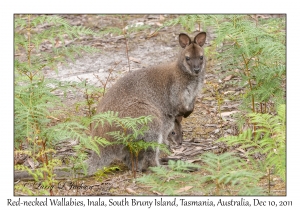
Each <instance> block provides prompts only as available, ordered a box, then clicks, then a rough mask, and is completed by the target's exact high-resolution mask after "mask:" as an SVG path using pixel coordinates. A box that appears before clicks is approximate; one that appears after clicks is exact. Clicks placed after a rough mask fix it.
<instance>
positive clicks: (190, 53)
mask: <svg viewBox="0 0 300 210" xmlns="http://www.w3.org/2000/svg"><path fill="white" fill-rule="evenodd" d="M205 40H206V33H205V32H201V33H199V34H197V35H196V36H195V38H194V41H193V42H192V41H191V38H190V37H189V36H188V35H187V34H184V33H181V34H179V44H180V46H181V47H182V48H183V51H182V52H181V55H180V57H179V60H178V64H179V66H180V69H182V70H183V71H185V72H187V73H189V74H191V75H197V74H199V73H200V72H201V71H202V70H203V69H204V63H205V60H204V50H203V48H202V46H203V45H204V43H205Z"/></svg>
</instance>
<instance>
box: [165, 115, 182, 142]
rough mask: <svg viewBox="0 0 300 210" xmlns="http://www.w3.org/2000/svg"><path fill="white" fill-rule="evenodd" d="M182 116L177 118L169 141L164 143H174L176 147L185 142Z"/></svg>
mask: <svg viewBox="0 0 300 210" xmlns="http://www.w3.org/2000/svg"><path fill="white" fill-rule="evenodd" d="M181 121H182V116H177V117H176V118H175V123H174V128H173V129H172V131H171V132H170V133H169V135H168V138H167V141H166V142H164V143H165V144H166V145H169V143H170V142H171V144H172V143H173V144H174V145H181V144H182V141H183V137H182V126H181Z"/></svg>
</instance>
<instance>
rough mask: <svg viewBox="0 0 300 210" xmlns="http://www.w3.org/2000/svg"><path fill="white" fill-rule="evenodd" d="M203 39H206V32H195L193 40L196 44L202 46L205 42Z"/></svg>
mask: <svg viewBox="0 0 300 210" xmlns="http://www.w3.org/2000/svg"><path fill="white" fill-rule="evenodd" d="M205 39H206V33H205V32H201V33H199V34H197V36H195V38H194V42H195V43H196V44H198V45H199V46H200V47H202V46H203V45H204V43H205Z"/></svg>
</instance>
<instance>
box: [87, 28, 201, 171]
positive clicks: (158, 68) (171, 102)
mask: <svg viewBox="0 0 300 210" xmlns="http://www.w3.org/2000/svg"><path fill="white" fill-rule="evenodd" d="M205 39H206V33H205V32H201V33H198V34H197V35H196V36H195V38H194V39H193V41H192V40H191V38H190V37H189V36H188V35H186V34H183V33H181V34H179V44H180V46H181V47H182V49H181V51H180V52H179V56H178V58H177V60H175V61H173V62H167V63H165V64H160V65H153V66H152V67H148V68H146V69H140V70H136V71H132V72H129V73H127V74H126V75H125V76H123V77H122V78H120V79H119V80H118V81H117V82H116V83H115V84H114V85H113V86H112V87H111V88H110V89H109V90H108V91H107V93H106V94H105V95H104V97H103V98H102V99H101V101H100V102H99V104H98V107H97V113H100V112H107V111H114V112H118V113H119V116H120V117H140V116H148V115H151V116H152V121H151V122H150V123H149V124H148V127H149V129H148V131H146V132H145V133H144V134H143V135H141V136H140V137H139V138H138V139H143V140H144V141H147V142H150V141H153V142H157V143H165V142H167V138H168V135H169V134H170V133H171V132H172V130H173V129H174V122H175V118H176V117H177V116H184V117H187V116H189V115H190V114H191V113H192V111H193V109H194V102H195V98H196V96H197V95H198V93H199V92H200V89H201V87H202V84H203V80H204V74H205V58H204V50H203V48H202V47H203V45H204V43H205ZM175 124H176V122H175ZM116 130H118V128H117V127H116V126H114V125H112V126H110V125H104V126H101V125H99V126H97V127H96V126H93V132H92V135H93V136H101V137H104V138H106V139H107V140H109V141H111V142H114V141H115V140H114V139H113V138H112V137H111V136H109V135H107V134H106V133H107V132H111V131H116ZM120 131H122V130H120ZM171 134H172V133H171ZM181 138H182V136H181ZM175 141H176V140H175ZM178 141H179V144H180V141H181V140H177V142H178ZM100 152H101V154H100V157H99V156H98V155H97V154H95V153H94V154H93V155H92V157H91V158H90V159H89V161H88V164H89V173H90V174H91V173H94V172H95V171H96V170H97V168H102V167H103V166H106V165H108V164H110V163H111V162H112V161H114V160H115V159H119V160H122V161H125V162H126V163H127V165H128V167H129V168H130V167H131V164H130V161H129V157H130V154H129V152H128V150H127V149H126V148H124V146H123V145H117V144H114V145H111V146H108V147H104V148H100ZM158 157H159V150H158V149H151V148H150V149H148V150H147V151H143V152H141V153H140V154H139V157H138V163H137V167H138V170H145V169H147V168H148V167H149V166H157V165H159V160H158Z"/></svg>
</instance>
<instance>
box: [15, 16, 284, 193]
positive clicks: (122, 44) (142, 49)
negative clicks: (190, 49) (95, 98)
mask: <svg viewBox="0 0 300 210" xmlns="http://www.w3.org/2000/svg"><path fill="white" fill-rule="evenodd" d="M62 16H63V17H64V18H66V19H67V20H68V21H69V22H70V23H71V24H72V25H83V26H87V27H90V28H92V29H93V30H94V31H99V30H101V28H103V27H106V26H115V27H120V28H123V27H124V25H123V24H124V23H122V22H121V21H120V20H119V18H117V17H115V16H112V15H108V16H104V15H62ZM168 18H170V15H131V16H129V18H128V19H126V21H125V26H128V25H131V24H136V23H138V24H143V25H149V26H151V27H150V28H149V29H146V30H143V31H140V32H134V33H133V34H131V35H130V37H129V38H128V40H127V41H128V55H129V59H130V67H129V65H128V60H127V54H126V51H127V50H126V40H125V39H124V37H123V36H122V35H120V36H115V35H114V36H112V35H106V36H103V37H97V38H94V37H82V38H78V39H76V40H75V43H76V44H82V45H89V46H93V47H96V48H99V49H100V50H101V52H100V53H96V54H92V55H91V54H85V55H83V56H82V57H79V58H76V60H75V62H71V61H69V63H68V65H60V66H59V68H58V74H56V73H55V72H54V71H53V70H51V69H45V75H46V77H48V78H56V79H59V80H62V81H79V80H80V79H88V82H89V83H91V84H94V85H96V86H101V85H102V84H101V82H100V81H99V78H100V79H101V80H102V79H103V80H105V79H106V77H107V76H108V75H109V70H110V69H113V71H112V75H111V76H110V79H109V83H108V85H109V86H110V85H112V84H113V83H114V82H115V81H116V79H118V78H119V77H121V76H122V75H124V74H126V72H128V71H129V70H130V71H134V70H136V69H141V68H145V67H147V66H150V65H156V64H159V63H163V62H168V61H171V60H174V59H176V56H177V53H178V52H179V49H180V46H179V44H178V34H179V33H181V32H185V31H184V29H183V28H181V27H180V26H175V27H166V28H164V29H162V30H160V31H159V32H158V33H157V34H156V35H154V36H151V37H150V35H151V34H152V33H153V32H154V30H155V29H156V28H158V27H159V26H161V24H162V22H163V21H164V20H165V19H168ZM198 32H199V31H198V30H197V31H194V32H192V33H189V35H190V36H191V37H193V36H194V35H195V34H197V33H198ZM206 32H207V34H208V37H207V40H206V44H205V46H204V47H207V46H209V45H210V42H211V40H213V38H214V35H213V32H212V31H209V30H208V31H206ZM206 60H207V67H206V76H205V84H204V87H203V90H202V93H201V94H199V96H198V97H197V100H196V104H195V109H194V112H193V113H192V114H191V115H190V116H189V117H188V118H185V119H183V122H182V127H183V135H184V141H183V144H182V145H181V146H173V147H172V148H171V151H172V154H171V155H169V157H172V158H178V159H181V160H185V161H189V162H193V163H200V164H201V154H202V153H204V152H208V151H209V152H214V153H216V154H217V153H223V152H226V151H234V152H235V153H237V154H240V156H241V157H243V151H241V150H238V149H236V148H227V147H226V146H225V145H224V144H221V143H215V140H217V139H218V138H220V137H221V136H226V135H235V134H237V132H238V131H237V126H236V125H235V120H234V118H233V114H234V113H237V112H239V110H238V106H239V104H240V101H241V97H240V96H241V94H243V89H242V88H240V87H237V86H233V85H229V84H228V83H226V82H228V81H235V80H239V78H234V77H232V76H230V75H226V72H221V71H220V70H219V69H220V67H219V66H218V64H217V62H216V61H213V60H212V59H211V58H210V57H206ZM129 68H130V69H129ZM214 85H215V86H214ZM214 87H217V90H216V89H214ZM218 94H222V95H223V97H224V98H223V103H222V105H221V106H220V107H219V106H218V99H217V97H218ZM64 100H66V103H70V104H72V103H75V102H76V101H80V100H83V95H82V94H80V93H70V94H68V96H67V98H66V99H64ZM219 108H220V110H219ZM147 173H150V172H147ZM193 173H202V172H201V171H197V172H193ZM137 176H138V177H139V176H142V173H138V175H137ZM272 179H273V182H272V189H271V190H272V194H274V195H285V194H286V192H285V185H284V183H283V182H282V181H281V180H279V179H278V177H273V178H272ZM65 183H68V184H67V185H66V186H64V187H63V188H61V189H59V188H56V189H54V194H55V195H158V194H159V193H157V192H153V191H151V190H150V188H148V187H146V186H142V185H140V184H138V183H136V182H135V180H134V179H133V178H132V175H131V172H130V171H128V170H123V171H120V172H115V173H114V174H110V175H108V177H107V178H106V179H104V180H103V181H102V182H97V181H95V179H94V178H93V177H89V178H84V179H82V180H80V181H78V182H77V183H76V184H77V185H81V186H92V187H90V188H89V189H87V188H84V187H83V188H82V189H79V190H78V189H72V187H70V186H71V185H70V183H72V181H71V180H65ZM73 184H74V183H73ZM261 185H262V186H267V179H264V180H262V181H261ZM16 194H19V193H16ZM20 194H21V193H20ZM186 194H187V195H197V194H194V193H193V192H189V191H188V192H186ZM199 195H201V193H200V194H199Z"/></svg>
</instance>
